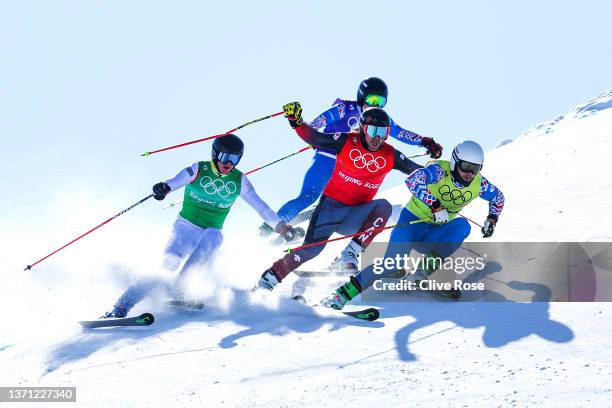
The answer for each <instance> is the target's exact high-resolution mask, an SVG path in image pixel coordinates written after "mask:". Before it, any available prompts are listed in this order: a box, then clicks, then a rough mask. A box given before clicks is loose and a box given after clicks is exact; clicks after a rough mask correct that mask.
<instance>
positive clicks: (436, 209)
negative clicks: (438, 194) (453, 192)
mask: <svg viewBox="0 0 612 408" xmlns="http://www.w3.org/2000/svg"><path fill="white" fill-rule="evenodd" d="M431 213H432V214H431V215H432V216H433V222H435V223H436V224H444V223H445V222H448V210H447V209H446V208H444V207H442V203H441V202H440V201H438V200H434V202H433V203H431Z"/></svg>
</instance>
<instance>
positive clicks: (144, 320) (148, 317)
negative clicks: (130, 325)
mask: <svg viewBox="0 0 612 408" xmlns="http://www.w3.org/2000/svg"><path fill="white" fill-rule="evenodd" d="M153 322H155V316H153V315H152V314H151V313H143V314H141V315H140V316H138V317H137V318H136V324H138V325H139V326H150V325H152V324H153Z"/></svg>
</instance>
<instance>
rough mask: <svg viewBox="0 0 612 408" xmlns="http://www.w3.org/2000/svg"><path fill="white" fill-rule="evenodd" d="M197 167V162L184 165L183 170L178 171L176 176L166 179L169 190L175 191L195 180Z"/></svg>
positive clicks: (198, 167)
mask: <svg viewBox="0 0 612 408" xmlns="http://www.w3.org/2000/svg"><path fill="white" fill-rule="evenodd" d="M199 169H200V165H199V163H193V164H192V165H191V166H189V167H185V168H184V169H183V170H181V171H179V172H178V174H177V175H176V176H174V177H172V178H171V179H168V180H166V183H167V184H168V185H169V186H170V191H176V190H178V189H179V188H181V187H183V186H186V185H187V184H189V183H191V182H192V181H193V180H195V179H196V177H197V176H198V171H199Z"/></svg>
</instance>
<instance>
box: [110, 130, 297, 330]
mask: <svg viewBox="0 0 612 408" xmlns="http://www.w3.org/2000/svg"><path fill="white" fill-rule="evenodd" d="M243 153H244V144H243V143H242V140H240V139H239V138H238V137H237V136H235V135H233V134H228V135H226V136H223V137H220V138H217V139H215V141H214V143H213V145H212V158H211V160H210V161H200V162H197V163H194V164H193V165H191V166H190V167H187V168H185V169H183V170H181V171H180V172H179V173H178V174H177V175H176V176H175V177H173V178H171V179H169V180H166V181H164V182H160V183H157V184H155V185H154V186H153V197H154V198H155V199H156V200H163V199H164V198H165V197H166V195H167V194H168V193H170V192H171V191H176V190H178V189H180V188H181V187H185V192H184V198H183V207H182V209H181V211H180V213H179V215H178V216H177V218H176V221H175V222H174V226H173V230H172V236H171V237H170V240H169V242H168V244H167V246H166V250H165V254H164V269H166V270H168V271H175V270H177V269H178V267H179V265H180V263H181V262H182V261H183V260H184V259H186V261H185V264H184V265H183V267H182V268H181V271H180V272H179V274H178V277H177V278H176V279H175V280H174V282H173V283H172V284H170V283H168V282H162V281H159V280H148V281H141V282H138V283H136V284H134V285H132V286H130V287H129V288H128V289H127V290H126V291H125V292H124V293H123V295H122V296H121V297H120V298H119V300H118V301H117V302H116V303H115V305H114V307H113V309H112V310H111V311H109V312H107V313H106V314H105V315H104V316H103V317H104V318H120V317H125V316H126V315H127V313H128V312H129V310H130V309H131V308H132V307H133V306H134V305H135V304H136V303H138V302H139V301H141V300H142V299H143V298H144V297H145V296H146V295H147V294H149V293H150V292H151V291H152V290H154V289H157V288H161V289H164V290H166V291H167V292H169V293H170V294H171V295H172V296H175V297H177V296H178V297H180V296H181V293H180V289H178V284H179V283H180V280H181V278H182V277H183V276H184V275H185V272H186V271H187V270H188V269H189V268H191V267H192V266H194V265H198V264H201V263H203V262H206V261H207V260H209V259H210V258H211V256H212V255H213V254H214V252H215V250H216V249H217V248H219V246H220V245H221V243H222V241H223V235H222V233H221V230H222V228H223V223H224V222H225V219H226V218H227V215H228V213H229V211H230V209H231V207H232V205H233V204H234V202H235V201H236V199H237V198H238V197H241V198H242V199H244V200H245V201H246V202H247V203H248V204H249V205H250V206H251V207H253V209H255V211H257V213H258V214H259V215H260V216H261V218H263V220H264V221H265V222H266V223H268V225H274V226H275V231H276V232H278V233H279V234H281V235H282V236H283V237H284V238H285V239H286V240H289V241H290V240H293V239H295V238H296V232H295V230H294V229H293V228H292V227H291V226H290V225H287V224H286V223H285V222H284V221H281V220H280V218H279V217H278V216H277V214H276V213H275V212H274V211H273V210H272V209H270V207H269V206H268V205H267V204H266V203H265V202H264V201H263V200H262V199H261V198H260V197H259V195H257V193H256V192H255V189H254V188H253V185H252V184H251V182H250V181H249V179H248V178H247V176H246V175H244V174H243V173H242V172H241V171H240V170H238V169H237V168H236V165H237V164H238V162H239V161H240V159H241V158H242V155H243Z"/></svg>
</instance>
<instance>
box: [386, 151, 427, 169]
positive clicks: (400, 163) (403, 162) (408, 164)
mask: <svg viewBox="0 0 612 408" xmlns="http://www.w3.org/2000/svg"><path fill="white" fill-rule="evenodd" d="M421 167H423V166H421V165H419V164H417V163H415V162H413V161H412V160H410V159H409V158H407V157H406V156H405V155H404V153H402V152H400V151H399V150H396V149H393V169H394V170H399V171H401V172H402V173H404V174H410V173H412V172H413V171H415V170H416V169H420V168H421Z"/></svg>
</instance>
